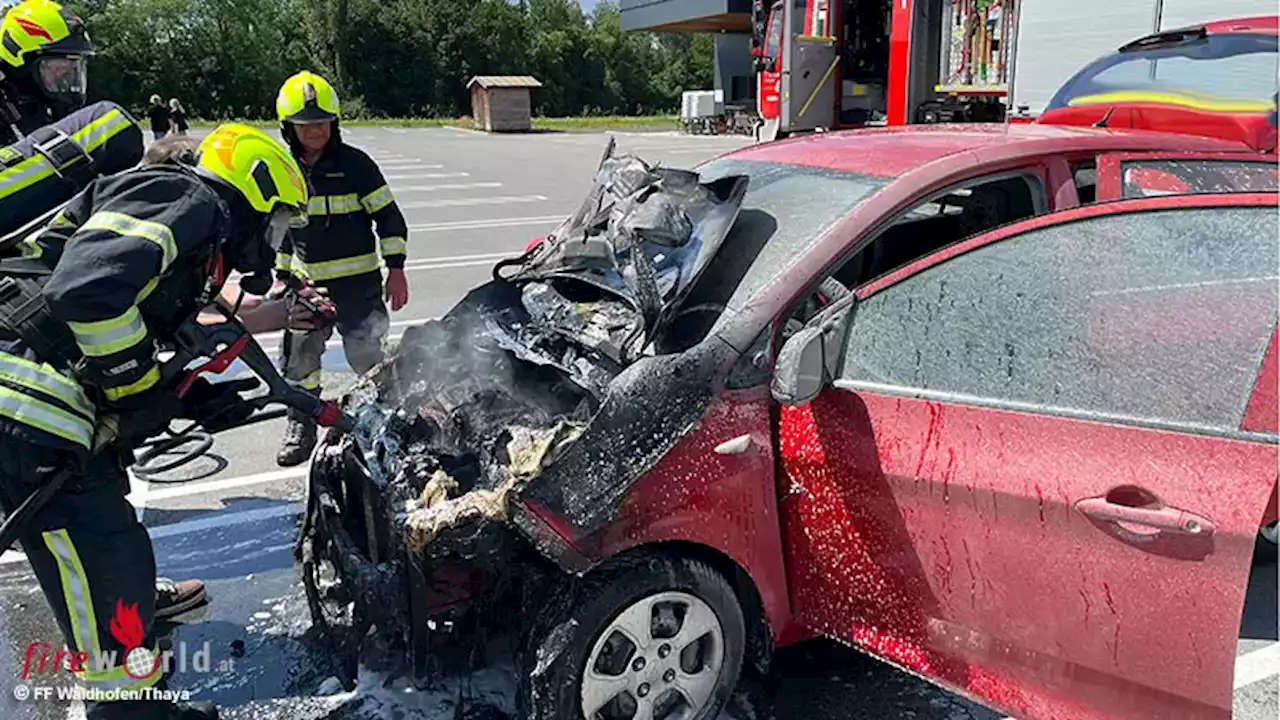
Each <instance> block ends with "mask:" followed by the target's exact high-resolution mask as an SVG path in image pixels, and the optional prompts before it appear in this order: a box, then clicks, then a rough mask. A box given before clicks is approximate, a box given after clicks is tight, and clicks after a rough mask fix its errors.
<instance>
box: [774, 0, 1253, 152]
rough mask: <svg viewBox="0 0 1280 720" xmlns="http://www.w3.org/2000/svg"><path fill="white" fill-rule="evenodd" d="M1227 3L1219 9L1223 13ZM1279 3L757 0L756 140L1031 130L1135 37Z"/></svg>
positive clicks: (1238, 0) (1247, 0)
mask: <svg viewBox="0 0 1280 720" xmlns="http://www.w3.org/2000/svg"><path fill="white" fill-rule="evenodd" d="M1218 6H1223V7H1218ZM1218 12H1224V13H1226V15H1225V16H1226V17H1233V16H1234V17H1244V16H1247V15H1249V14H1258V15H1263V14H1271V15H1274V14H1275V2H1274V0H1223V2H1221V3H1217V4H1216V5H1215V6H1214V7H1213V8H1207V7H1206V6H1205V3H1203V2H1202V0H1139V1H1138V2H1116V0H1072V1H1071V2H1067V1H1066V0H753V5H752V53H753V54H754V56H755V63H756V72H757V107H758V111H759V114H760V117H761V119H762V121H763V123H762V126H761V128H760V131H759V139H760V140H762V141H768V140H772V139H775V138H778V137H785V136H787V135H791V134H794V133H803V132H811V131H820V130H835V129H841V128H855V127H865V126H868V125H905V124H909V123H937V122H1000V121H1003V120H1005V119H1009V120H1011V121H1017V120H1022V121H1027V122H1029V121H1030V120H1031V119H1032V118H1033V117H1034V116H1035V115H1036V114H1038V113H1040V112H1042V111H1043V110H1044V109H1045V107H1046V105H1047V104H1048V101H1049V100H1050V98H1051V97H1052V96H1053V95H1054V93H1055V91H1056V90H1057V89H1058V87H1059V86H1060V85H1062V83H1064V82H1065V81H1067V80H1068V79H1069V78H1070V76H1071V75H1072V73H1074V72H1075V71H1076V70H1077V69H1079V68H1081V67H1083V66H1084V65H1086V64H1088V63H1090V62H1092V61H1093V60H1095V59H1096V58H1098V57H1100V56H1103V55H1106V54H1108V53H1111V52H1114V51H1115V50H1116V49H1117V48H1119V47H1121V46H1122V45H1125V44H1126V43H1129V42H1130V41H1131V40H1133V38H1136V37H1142V36H1144V35H1148V34H1150V33H1153V32H1161V31H1164V30H1168V29H1169V28H1174V27H1181V26H1186V25H1191V24H1195V23H1203V22H1205V21H1208V20H1212V19H1214V18H1213V17H1206V13H1210V14H1215V13H1218Z"/></svg>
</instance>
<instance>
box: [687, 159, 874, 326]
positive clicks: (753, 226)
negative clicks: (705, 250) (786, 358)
mask: <svg viewBox="0 0 1280 720" xmlns="http://www.w3.org/2000/svg"><path fill="white" fill-rule="evenodd" d="M697 171H698V174H699V175H700V176H701V179H702V181H703V182H709V181H712V180H718V179H720V178H722V177H725V176H728V175H747V176H748V177H749V178H750V184H749V185H748V186H747V194H746V197H745V198H744V200H743V202H742V211H741V212H740V213H739V214H738V220H737V222H736V223H734V226H733V230H731V231H730V233H729V236H728V237H727V238H726V239H725V242H724V244H723V245H722V246H721V248H720V251H719V253H718V255H717V257H716V260H715V261H714V262H713V265H712V267H709V268H708V270H707V272H706V273H705V274H704V279H703V280H700V281H699V285H701V286H703V287H702V288H700V291H699V292H697V295H698V296H700V298H701V301H702V302H716V303H721V304H724V305H727V306H728V307H730V308H733V309H735V310H737V309H741V308H742V307H743V306H744V305H745V304H746V302H747V300H749V299H750V298H751V297H752V296H753V295H755V294H756V293H757V292H759V291H760V290H761V289H762V288H763V287H764V286H765V285H766V284H768V282H769V281H770V280H772V279H774V278H775V277H777V276H778V275H779V274H780V273H782V272H783V270H785V269H786V268H787V267H789V266H790V265H791V264H792V263H794V262H795V261H796V260H798V259H799V258H801V257H803V256H804V255H805V254H806V253H808V252H809V250H810V249H811V248H812V247H813V245H814V243H816V242H817V240H818V238H820V237H821V236H822V235H823V233H825V232H826V231H827V230H829V229H831V228H832V227H833V226H834V225H835V224H836V223H838V222H839V221H840V220H842V219H843V218H844V217H845V216H846V215H848V214H849V213H850V211H852V210H853V208H855V207H856V206H857V205H858V204H859V203H860V202H862V201H863V200H865V199H866V198H867V197H869V196H870V195H872V194H873V193H875V192H876V191H877V190H879V189H880V188H882V187H884V186H885V185H887V184H888V183H889V180H890V179H889V178H883V177H876V176H873V175H860V174H857V173H847V172H836V171H833V170H824V169H821V168H812V167H800V166H797V165H786V164H782V163H766V162H758V161H754V160H738V159H734V158H725V159H722V160H713V161H711V162H709V163H707V164H705V165H702V166H701V167H699V168H697ZM708 285H714V286H715V287H708Z"/></svg>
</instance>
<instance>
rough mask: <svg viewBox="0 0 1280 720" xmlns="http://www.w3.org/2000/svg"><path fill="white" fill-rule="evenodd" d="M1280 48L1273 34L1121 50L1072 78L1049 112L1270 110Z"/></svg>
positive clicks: (1272, 108)
mask: <svg viewBox="0 0 1280 720" xmlns="http://www.w3.org/2000/svg"><path fill="white" fill-rule="evenodd" d="M1276 48H1277V40H1276V37H1275V36H1266V35H1251V34H1227V35H1210V36H1208V37H1206V38H1204V39H1200V40H1195V41H1191V42H1187V43H1182V44H1178V45H1175V46H1173V47H1162V48H1153V49H1147V50H1132V51H1128V52H1119V53H1116V54H1114V55H1109V56H1107V57H1105V58H1103V59H1101V60H1098V61H1096V62H1094V63H1092V64H1090V65H1088V66H1086V67H1085V69H1083V70H1081V71H1080V72H1079V73H1077V74H1076V76H1075V77H1073V78H1071V79H1070V80H1068V81H1067V83H1066V84H1065V85H1063V86H1062V88H1061V89H1060V90H1058V93H1057V94H1056V95H1054V97H1053V99H1052V100H1050V101H1049V107H1048V109H1049V110H1056V109H1058V108H1062V107H1067V106H1074V105H1091V104H1103V103H1110V102H1123V101H1131V102H1132V101H1141V100H1143V99H1148V100H1154V101H1160V100H1167V101H1169V102H1174V103H1182V104H1187V105H1190V106H1193V107H1196V106H1201V107H1204V108H1206V109H1220V110H1223V111H1227V112H1271V111H1273V110H1275V107H1276V91H1277V81H1276V73H1277V71H1278V70H1280V63H1278V60H1277V58H1278V57H1280V56H1278V55H1277V52H1276Z"/></svg>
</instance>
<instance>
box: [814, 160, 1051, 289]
mask: <svg viewBox="0 0 1280 720" xmlns="http://www.w3.org/2000/svg"><path fill="white" fill-rule="evenodd" d="M1047 206H1048V201H1047V199H1046V196H1045V189H1044V184H1043V183H1042V182H1041V181H1040V177H1039V176H1038V175H1035V174H1032V173H1017V174H1014V175H1003V176H998V177H993V178H985V179H982V180H976V181H974V182H972V183H970V184H968V185H964V186H961V187H956V188H952V189H950V190H947V191H946V192H944V193H941V194H938V195H935V196H933V197H930V198H928V199H926V200H924V201H922V202H920V203H918V204H916V205H915V206H914V207H911V208H909V209H908V210H907V211H906V212H904V213H902V214H901V215H899V216H898V219H897V220H895V221H894V222H893V224H892V225H890V226H889V227H888V228H887V229H886V230H884V231H883V232H881V233H880V235H879V236H878V237H876V238H875V240H873V241H872V242H871V243H870V244H868V246H867V247H866V248H864V249H863V250H862V251H861V252H859V253H858V255H857V256H856V257H855V258H854V259H853V260H852V261H850V262H849V263H847V264H846V265H845V266H844V267H842V268H841V269H840V270H839V271H837V272H836V273H835V277H836V279H837V280H839V281H840V282H842V283H843V284H844V285H845V286H846V287H857V286H859V285H862V284H863V283H865V282H868V281H870V280H872V279H874V278H877V277H880V276H881V275H884V274H885V273H888V272H892V271H893V270H896V269H897V268H900V267H902V266H903V265H907V264H908V263H911V262H913V261H915V260H917V259H919V258H922V257H925V256H926V255H929V254H931V253H933V252H934V251H936V250H938V249H939V248H943V247H946V246H947V245H950V244H952V243H955V242H959V241H960V240H964V239H965V238H970V237H973V236H975V235H980V234H982V233H984V232H987V231H989V230H992V229H994V228H997V227H1000V226H1001V225H1007V224H1009V223H1012V222H1017V221H1019V220H1024V219H1026V218H1029V217H1033V216H1035V215H1039V214H1042V213H1044V212H1046V208H1047Z"/></svg>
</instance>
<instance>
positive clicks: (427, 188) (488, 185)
mask: <svg viewBox="0 0 1280 720" xmlns="http://www.w3.org/2000/svg"><path fill="white" fill-rule="evenodd" d="M500 187H502V183H500V182H475V183H455V184H452V185H401V186H399V187H396V188H393V189H394V190H395V192H396V193H397V194H398V193H406V192H439V191H441V190H484V189H492V188H500Z"/></svg>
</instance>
